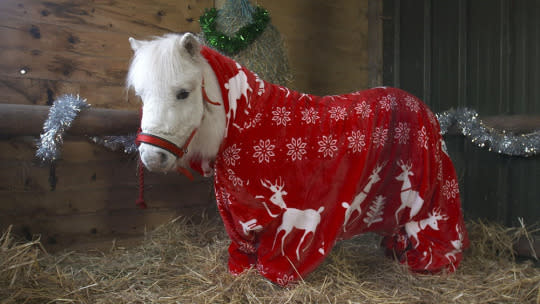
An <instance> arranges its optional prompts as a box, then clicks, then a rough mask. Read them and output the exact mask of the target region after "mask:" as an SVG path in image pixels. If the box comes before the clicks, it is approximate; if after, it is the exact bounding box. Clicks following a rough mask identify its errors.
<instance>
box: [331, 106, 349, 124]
mask: <svg viewBox="0 0 540 304" xmlns="http://www.w3.org/2000/svg"><path fill="white" fill-rule="evenodd" d="M328 112H329V113H330V118H331V119H335V120H336V121H339V120H345V117H347V110H346V109H345V108H344V107H332V108H330V111H328Z"/></svg>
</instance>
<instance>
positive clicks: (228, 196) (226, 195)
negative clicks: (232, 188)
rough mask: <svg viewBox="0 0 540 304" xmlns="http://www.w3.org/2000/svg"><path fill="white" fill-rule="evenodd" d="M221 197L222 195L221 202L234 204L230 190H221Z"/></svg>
mask: <svg viewBox="0 0 540 304" xmlns="http://www.w3.org/2000/svg"><path fill="white" fill-rule="evenodd" d="M219 197H220V200H219V202H220V203H221V204H227V205H231V204H232V202H231V194H230V193H229V192H226V191H221V193H220V195H219Z"/></svg>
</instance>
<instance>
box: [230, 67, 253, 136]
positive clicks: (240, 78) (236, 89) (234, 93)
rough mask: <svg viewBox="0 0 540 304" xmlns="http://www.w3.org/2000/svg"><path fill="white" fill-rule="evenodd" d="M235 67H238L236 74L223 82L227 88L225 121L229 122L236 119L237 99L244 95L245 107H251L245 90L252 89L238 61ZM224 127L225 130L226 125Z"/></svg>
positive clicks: (251, 90)
mask: <svg viewBox="0 0 540 304" xmlns="http://www.w3.org/2000/svg"><path fill="white" fill-rule="evenodd" d="M236 67H237V68H238V74H236V75H235V76H233V77H231V78H230V79H229V81H228V82H227V83H225V89H227V90H229V94H228V98H229V112H228V113H227V122H231V123H232V122H233V121H234V120H235V119H236V109H237V108H238V100H240V98H242V96H244V97H245V98H246V103H247V107H248V108H251V104H250V103H249V98H248V96H247V92H248V91H250V92H252V93H253V89H252V88H251V87H250V86H249V83H248V79H247V75H246V73H245V72H244V71H243V70H242V67H241V66H240V65H239V64H238V63H237V64H236ZM246 111H247V110H246ZM231 114H232V115H231ZM225 128H226V130H227V126H226V127H225Z"/></svg>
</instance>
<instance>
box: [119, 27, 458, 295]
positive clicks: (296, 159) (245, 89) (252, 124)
mask: <svg viewBox="0 0 540 304" xmlns="http://www.w3.org/2000/svg"><path fill="white" fill-rule="evenodd" d="M129 42H130V45H131V48H132V49H133V51H134V55H133V58H132V60H131V63H130V66H129V70H128V73H127V80H126V85H127V87H128V89H133V90H134V92H135V94H136V95H137V96H139V97H140V99H141V100H142V119H141V132H140V133H139V134H138V136H137V142H138V144H139V154H140V159H141V161H142V163H143V164H144V166H145V167H146V168H147V169H148V170H150V171H156V172H168V171H173V170H178V169H181V170H186V168H191V169H193V170H195V171H197V172H199V173H201V174H202V175H204V176H207V177H211V176H213V177H214V190H215V196H216V202H217V206H218V210H219V213H220V215H221V217H222V219H223V223H224V226H225V229H226V231H227V233H228V235H229V237H230V239H231V244H230V247H229V262H228V264H229V265H228V266H229V271H230V272H231V273H233V274H240V273H242V272H243V271H245V270H246V269H249V268H251V267H253V268H256V269H257V270H258V271H259V273H260V274H261V275H263V276H265V277H266V278H268V279H269V280H271V281H272V282H275V283H277V284H279V285H282V286H285V285H287V284H289V283H290V282H294V281H297V280H299V279H301V278H303V277H304V276H306V275H308V274H309V273H310V272H311V271H313V270H314V269H315V268H316V267H317V266H318V265H320V264H321V262H322V261H323V260H324V259H325V257H326V256H327V255H328V254H329V253H330V251H331V250H332V248H333V246H334V245H335V244H336V242H337V241H339V240H342V239H348V238H351V237H353V236H354V235H357V234H360V233H364V232H376V233H379V234H380V235H382V236H383V239H382V246H383V247H384V248H385V249H386V252H387V254H388V255H389V256H392V257H395V258H397V260H398V261H399V262H401V263H404V264H407V265H408V266H409V268H410V269H411V271H413V272H422V273H424V272H430V273H436V272H439V271H443V270H447V271H453V270H455V269H456V267H457V266H458V265H459V263H460V261H461V259H462V251H463V250H464V249H466V248H467V246H468V238H467V234H466V231H465V226H464V223H463V214H462V211H461V203H460V198H459V189H458V186H457V178H456V173H455V169H454V167H453V164H452V162H451V160H450V158H449V156H448V155H447V154H446V152H445V149H444V146H443V143H444V141H443V140H442V137H441V135H440V127H439V124H438V121H437V119H436V117H435V115H434V114H433V113H432V112H431V111H430V110H429V109H428V108H427V106H426V105H425V104H423V103H422V102H421V101H420V100H419V99H417V98H416V97H414V96H413V95H411V94H409V93H407V92H405V91H402V90H399V89H396V88H389V87H378V88H372V89H368V90H364V91H359V92H353V93H349V94H344V95H332V96H315V95H311V94H305V93H299V92H296V91H294V90H290V89H289V88H286V87H282V86H279V85H275V84H271V83H268V82H266V81H265V80H263V79H261V78H260V77H259V76H258V75H257V74H256V73H253V72H251V71H249V70H247V69H246V68H244V67H243V66H241V65H240V64H239V63H237V62H235V61H234V60H232V59H230V58H228V57H226V56H224V55H222V54H220V53H219V52H217V51H215V50H212V49H210V48H208V47H206V46H204V45H202V43H201V42H200V41H199V39H198V38H197V37H196V36H195V35H194V34H192V33H182V34H166V35H164V36H161V37H155V38H153V39H152V40H136V39H133V38H129ZM401 211H403V212H401ZM353 214H354V217H353V216H352V215H353ZM434 214H436V215H437V219H438V221H437V222H436V224H437V225H434V224H431V225H427V224H426V225H424V224H422V223H424V222H423V221H425V219H426V218H430V217H433V215H434ZM418 223H421V224H418ZM413 228H414V229H413ZM278 240H279V241H278ZM457 243H459V246H456V245H455V244H457ZM449 256H451V257H452V258H448V257H449ZM352 262H354V261H351V263H352Z"/></svg>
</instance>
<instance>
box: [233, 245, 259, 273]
mask: <svg viewBox="0 0 540 304" xmlns="http://www.w3.org/2000/svg"><path fill="white" fill-rule="evenodd" d="M256 262H257V258H256V256H255V255H254V254H249V253H246V252H245V251H243V250H241V249H240V246H239V245H238V244H237V243H236V242H234V241H233V242H231V245H230V246H229V272H230V273H232V274H234V275H238V274H241V273H242V272H244V271H246V270H247V269H249V268H250V267H251V266H253V265H254V264H255V263H256Z"/></svg>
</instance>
